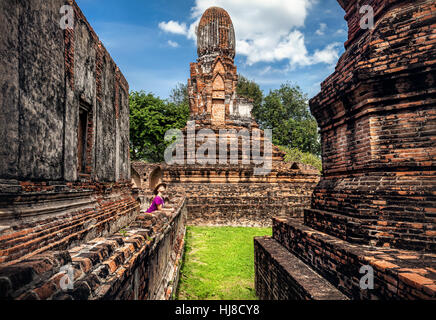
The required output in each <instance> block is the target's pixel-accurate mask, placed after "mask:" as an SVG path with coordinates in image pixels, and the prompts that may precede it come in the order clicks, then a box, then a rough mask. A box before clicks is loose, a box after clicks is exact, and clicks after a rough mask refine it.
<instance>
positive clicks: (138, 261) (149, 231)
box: [0, 198, 186, 300]
mask: <svg viewBox="0 0 436 320" xmlns="http://www.w3.org/2000/svg"><path fill="white" fill-rule="evenodd" d="M170 208H172V209H170V210H167V211H166V212H156V213H155V214H153V215H151V214H149V215H140V216H138V215H136V216H135V219H134V220H133V221H132V222H131V223H129V224H128V225H126V226H125V227H123V228H122V229H121V230H122V231H120V232H116V233H112V234H110V235H107V236H102V237H96V238H93V239H92V240H89V241H86V242H84V243H81V244H77V245H76V246H73V247H71V248H69V249H67V250H62V251H56V250H49V251H44V252H42V253H39V254H36V255H33V256H31V257H27V258H25V259H23V260H22V261H20V262H19V263H14V264H13V265H4V264H2V265H0V298H2V299H17V300H29V299H30V300H34V299H41V300H47V299H48V300H72V299H73V300H115V299H121V300H133V299H135V300H141V299H144V300H145V299H156V300H157V299H160V300H163V299H170V298H171V297H172V296H173V294H174V293H175V289H176V286H177V281H176V279H177V277H178V272H179V268H180V262H181V258H182V253H183V244H184V234H185V216H186V206H185V200H184V199H183V198H178V199H173V202H172V204H171V206H170ZM65 267H68V268H69V269H67V270H69V272H70V274H71V278H73V279H74V280H73V287H72V288H65V286H64V287H62V283H68V281H66V280H65V277H66V276H67V273H66V271H63V270H62V268H65Z"/></svg>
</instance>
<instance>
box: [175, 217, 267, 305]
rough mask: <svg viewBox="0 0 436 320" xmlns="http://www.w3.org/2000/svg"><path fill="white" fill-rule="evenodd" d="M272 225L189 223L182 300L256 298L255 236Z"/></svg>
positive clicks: (180, 289)
mask: <svg viewBox="0 0 436 320" xmlns="http://www.w3.org/2000/svg"><path fill="white" fill-rule="evenodd" d="M271 233H272V231H271V228H245V227H192V226H191V227H188V228H187V234H186V246H185V257H184V261H183V265H182V268H181V274H180V282H179V289H178V293H177V298H178V299H179V300H256V299H257V297H256V294H255V290H254V247H253V238H254V237H256V236H264V235H271Z"/></svg>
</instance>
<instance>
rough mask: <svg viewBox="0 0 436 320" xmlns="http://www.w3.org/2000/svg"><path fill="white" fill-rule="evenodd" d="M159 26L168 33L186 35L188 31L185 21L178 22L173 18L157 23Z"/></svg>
mask: <svg viewBox="0 0 436 320" xmlns="http://www.w3.org/2000/svg"><path fill="white" fill-rule="evenodd" d="M159 28H160V29H162V30H163V31H165V32H168V33H175V34H181V35H187V33H188V30H187V27H186V23H179V22H177V21H173V20H170V21H168V22H161V23H159Z"/></svg>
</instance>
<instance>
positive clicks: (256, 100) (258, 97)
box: [236, 75, 263, 112]
mask: <svg viewBox="0 0 436 320" xmlns="http://www.w3.org/2000/svg"><path fill="white" fill-rule="evenodd" d="M236 93H237V94H238V95H239V96H241V97H245V98H249V99H252V100H253V112H256V110H257V109H259V108H260V107H261V106H262V102H263V92H262V90H261V89H260V87H259V85H258V84H257V83H256V82H254V81H253V80H248V79H247V78H246V77H244V76H243V75H239V80H238V85H237V87H236Z"/></svg>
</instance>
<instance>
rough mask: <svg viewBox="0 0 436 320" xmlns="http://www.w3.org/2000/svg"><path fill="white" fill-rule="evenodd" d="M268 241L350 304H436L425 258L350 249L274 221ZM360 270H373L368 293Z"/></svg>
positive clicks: (430, 260) (296, 226) (291, 224)
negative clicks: (369, 301)
mask: <svg viewBox="0 0 436 320" xmlns="http://www.w3.org/2000/svg"><path fill="white" fill-rule="evenodd" d="M273 239H275V240H276V241H277V242H278V243H280V244H281V245H282V246H283V247H284V248H286V249H287V250H288V251H289V252H291V253H293V254H294V255H295V256H297V257H298V258H299V259H301V260H302V261H303V262H304V263H306V264H307V265H309V266H310V267H312V268H313V269H314V270H316V271H317V272H319V274H320V275H322V276H323V277H324V278H325V279H327V280H328V281H329V282H330V283H332V284H333V285H334V286H335V287H338V288H339V289H340V290H341V291H342V292H344V293H345V294H346V295H347V296H348V297H351V298H353V299H357V300H360V299H407V300H409V299H436V286H435V280H434V279H435V276H436V272H435V270H436V269H435V266H436V261H435V259H434V257H433V256H432V255H431V254H422V253H417V252H410V251H409V252H408V251H403V250H394V249H391V248H380V247H373V246H367V245H357V244H351V243H349V242H346V241H341V240H338V239H337V238H334V237H332V236H329V235H326V234H325V233H323V232H319V231H316V230H314V229H311V228H308V227H306V226H303V225H302V224H301V223H300V222H298V221H295V220H294V221H293V220H285V219H274V221H273ZM263 263H266V264H267V263H268V262H263ZM362 266H371V267H372V268H373V270H374V288H373V289H371V290H366V289H362V288H361V287H360V279H361V278H362V276H363V274H362V273H360V268H361V267H362ZM271 284H272V285H274V283H273V282H272V283H271Z"/></svg>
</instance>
